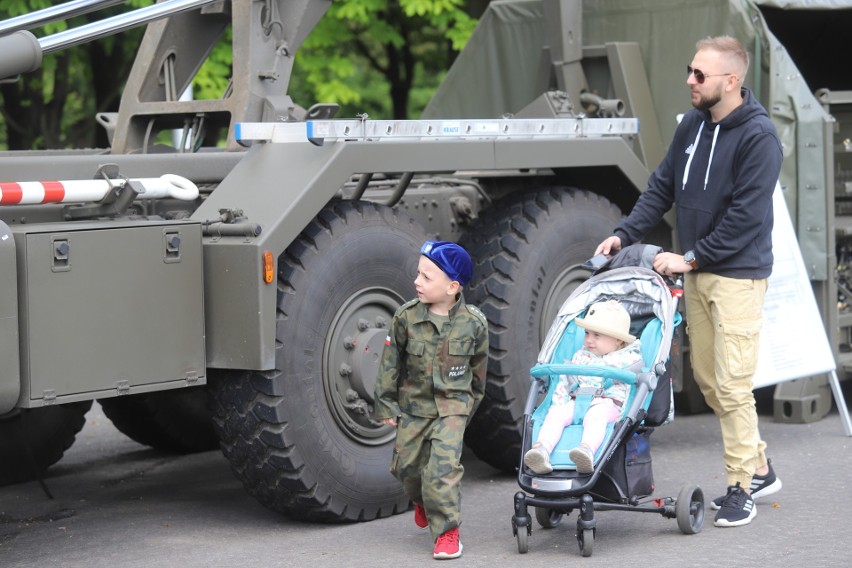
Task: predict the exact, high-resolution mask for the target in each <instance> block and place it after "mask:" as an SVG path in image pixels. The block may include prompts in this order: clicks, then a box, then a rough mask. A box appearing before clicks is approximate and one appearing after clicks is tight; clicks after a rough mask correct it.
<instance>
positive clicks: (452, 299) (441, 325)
mask: <svg viewBox="0 0 852 568" xmlns="http://www.w3.org/2000/svg"><path fill="white" fill-rule="evenodd" d="M420 254H421V256H420V261H419V262H418V265H417V278H416V279H415V280H414V286H415V289H416V290H417V298H416V299H414V300H411V301H409V302H407V303H406V304H404V305H402V306H401V307H400V308H399V309H398V310H397V311H396V313H395V314H394V317H393V322H392V324H391V327H390V331H389V334H388V337H387V339H386V340H385V349H384V353H383V354H382V362H381V367H380V371H379V377H378V380H377V382H376V417H377V418H378V419H379V420H381V421H382V422H383V423H384V424H389V425H391V426H396V427H397V435H396V445H395V447H394V451H393V457H392V461H391V468H390V470H391V473H392V474H393V475H394V477H396V478H397V479H399V480H400V481H401V482H402V484H403V487H404V488H405V492H406V494H407V495H408V496H409V497H410V498H411V500H412V501H413V502H414V522H415V523H416V524H417V526H418V527H420V528H426V527H429V528H430V530H431V533H432V539H433V540H434V541H435V549H434V552H433V557H434V558H437V559H448V558H458V557H459V556H461V553H462V544H461V542H460V541H459V525H460V524H461V518H460V517H461V512H460V509H461V478H462V475H463V474H464V468H463V467H462V465H461V463H460V462H459V460H460V458H461V452H462V445H463V441H464V429H465V426H466V425H467V423H468V422H469V421H470V418H471V417H472V416H473V414H474V412H475V411H476V408H477V406H479V403H480V401H481V400H482V398H483V396H484V395H485V372H486V365H487V362H488V323H487V321H486V320H485V316H484V315H483V314H482V312H480V311H479V310H478V309H476V308H475V307H473V306H468V305H465V303H464V300H463V299H462V297H461V291H462V288H463V286H465V285H466V284H467V283H468V282H470V279H471V277H472V275H473V262H472V261H471V259H470V256H469V255H468V254H467V252H466V251H465V250H464V249H463V248H462V247H460V246H459V245H457V244H455V243H451V242H445V241H437V242H432V241H426V243H424V245H423V247H422V248H421V249H420Z"/></svg>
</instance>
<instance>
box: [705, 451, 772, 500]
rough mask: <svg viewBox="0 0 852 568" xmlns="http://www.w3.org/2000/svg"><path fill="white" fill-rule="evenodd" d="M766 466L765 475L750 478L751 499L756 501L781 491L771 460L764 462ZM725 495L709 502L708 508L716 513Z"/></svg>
mask: <svg viewBox="0 0 852 568" xmlns="http://www.w3.org/2000/svg"><path fill="white" fill-rule="evenodd" d="M766 465H768V466H769V471H767V472H766V475H755V476H754V477H752V478H751V486H750V488H749V489H750V491H751V498H752V499H754V500H755V501H757V500H758V499H760V498H761V497H767V496H769V495H772V494H773V493H778V492H779V491H781V480H780V479H778V476H777V475H775V470H774V469H772V460H766ZM725 497H727V495H722V496H721V497H716V498H715V499H713V500H712V501H710V508H711V509H713V510H715V511H718V510H719V508H721V507H722V502H723V501H724V500H725Z"/></svg>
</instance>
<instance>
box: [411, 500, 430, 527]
mask: <svg viewBox="0 0 852 568" xmlns="http://www.w3.org/2000/svg"><path fill="white" fill-rule="evenodd" d="M414 524H415V525H417V526H418V527H420V528H421V529H425V528H426V527H428V526H429V519H428V518H427V517H426V509H424V508H423V505H421V504H420V503H415V504H414Z"/></svg>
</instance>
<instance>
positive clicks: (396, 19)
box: [290, 0, 476, 119]
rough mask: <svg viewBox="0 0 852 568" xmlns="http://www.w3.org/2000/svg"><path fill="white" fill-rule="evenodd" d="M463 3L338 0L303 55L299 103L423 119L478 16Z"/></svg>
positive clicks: (294, 90)
mask: <svg viewBox="0 0 852 568" xmlns="http://www.w3.org/2000/svg"><path fill="white" fill-rule="evenodd" d="M465 6H466V2H464V1H463V0H337V1H335V2H334V3H333V4H332V5H331V8H329V11H328V13H327V14H326V15H325V17H324V18H323V19H322V20H321V21H320V22H319V24H318V25H317V27H316V28H315V29H314V31H313V32H312V33H311V35H310V36H309V37H308V38H307V39H306V40H305V43H304V45H303V46H302V47H301V49H300V50H299V52H298V53H297V55H296V63H295V66H294V70H293V75H292V78H291V81H290V93H291V96H292V97H293V99H294V100H296V102H298V103H300V104H302V105H303V106H306V107H307V106H310V105H311V104H314V103H316V102H326V103H329V102H333V103H338V104H339V105H341V110H340V112H339V113H338V116H341V117H353V116H355V115H357V114H361V113H367V114H369V115H370V116H371V117H372V118H385V119H387V118H409V117H416V116H419V114H420V112H422V110H423V108H424V107H425V106H426V103H427V102H428V100H429V98H430V96H431V93H432V92H434V89H435V88H436V87H437V86H438V84H439V81H440V79H441V78H442V77H443V74H444V73H445V72H446V70H447V69H448V68H449V66H450V64H451V63H452V61H453V59H454V57H455V55H456V53H457V52H458V51H460V50H461V49H462V48H463V47H464V45H465V43H466V42H467V39H468V38H469V37H470V34H471V33H472V31H473V28H474V27H475V26H476V20H475V19H474V18H471V17H470V16H469V15H468V14H467V12H466V11H465Z"/></svg>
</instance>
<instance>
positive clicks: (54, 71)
mask: <svg viewBox="0 0 852 568" xmlns="http://www.w3.org/2000/svg"><path fill="white" fill-rule="evenodd" d="M54 3H55V2H51V1H50V0H5V1H4V2H3V3H2V7H0V18H3V19H5V18H9V17H14V16H18V15H20V14H26V13H30V12H34V11H36V10H39V9H42V8H45V7H48V6H51V5H53V4H54ZM152 3H153V0H131V1H130V2H129V5H130V6H131V7H135V8H138V7H141V6H146V5H150V4H152ZM126 10H127V7H124V8H108V9H105V10H101V11H99V12H96V13H94V14H88V15H84V16H79V17H77V18H73V19H72V20H69V21H67V22H66V21H58V22H54V23H50V24H47V25H45V26H44V27H43V28H41V29H40V30H34V33H36V35H37V36H40V37H41V36H45V35H50V34H54V33H57V32H60V31H64V30H66V29H68V28H69V27H70V28H74V27H77V26H80V25H83V24H85V23H88V22H90V21H96V20H101V19H103V18H105V17H108V16H110V15H113V14H116V13H119V12H124V11H126ZM142 31H143V30H142V29H136V30H130V31H129V32H127V33H126V34H123V35H122V36H121V38H118V37H107V38H103V39H101V40H98V41H94V42H90V43H87V44H84V45H81V46H78V47H76V48H74V49H68V50H60V51H57V52H54V53H49V54H46V55H45V56H44V59H43V62H42V66H41V68H40V69H38V70H36V71H34V72H32V73H28V74H26V75H25V76H23V77H21V78H19V79H18V80H17V81H8V82H4V83H0V99H2V100H0V116H2V126H3V128H0V145H5V146H6V147H7V148H9V149H12V150H18V149H39V148H83V147H92V146H101V147H103V146H106V145H107V142H106V134H105V133H104V132H103V130H102V129H99V128H98V127H97V124H96V123H95V121H94V116H95V114H96V113H97V112H101V111H107V110H114V109H115V108H116V107H117V105H118V100H119V97H120V95H121V88H122V86H123V77H126V76H127V73H128V72H129V69H130V65H131V64H132V62H133V55H134V53H135V52H136V48H137V47H138V45H139V41H140V39H141V37H142Z"/></svg>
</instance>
